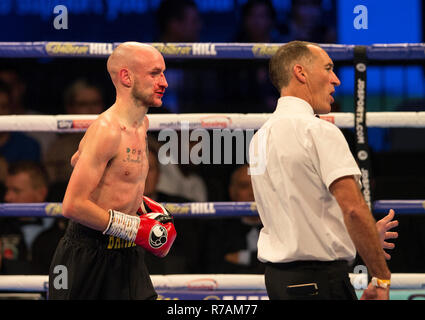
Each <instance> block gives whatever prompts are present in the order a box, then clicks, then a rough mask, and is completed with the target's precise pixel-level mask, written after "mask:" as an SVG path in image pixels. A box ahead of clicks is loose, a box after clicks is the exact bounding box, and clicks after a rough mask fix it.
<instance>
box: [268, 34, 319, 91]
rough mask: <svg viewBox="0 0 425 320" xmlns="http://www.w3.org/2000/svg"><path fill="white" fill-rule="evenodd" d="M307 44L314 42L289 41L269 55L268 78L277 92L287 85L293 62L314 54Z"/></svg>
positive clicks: (310, 57) (298, 61)
mask: <svg viewBox="0 0 425 320" xmlns="http://www.w3.org/2000/svg"><path fill="white" fill-rule="evenodd" d="M309 45H316V44H315V43H311V42H306V41H291V42H288V43H286V44H284V45H283V46H281V47H280V48H279V49H278V50H277V51H276V53H275V54H274V55H273V56H272V57H271V59H270V61H269V74H270V80H271V82H272V83H273V85H274V86H275V88H276V89H277V90H278V91H279V92H280V91H281V90H282V88H285V87H287V86H288V85H289V82H290V81H291V78H292V69H293V68H294V65H295V64H297V63H302V62H303V61H311V60H312V59H313V57H314V55H313V53H312V52H311V51H310V49H309V48H308V46H309ZM305 59H307V60H305Z"/></svg>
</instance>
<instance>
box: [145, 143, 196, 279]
mask: <svg viewBox="0 0 425 320" xmlns="http://www.w3.org/2000/svg"><path fill="white" fill-rule="evenodd" d="M148 148H149V155H148V158H149V172H148V176H147V178H146V183H145V191H144V195H145V196H147V197H149V198H151V199H153V200H155V201H158V202H160V203H161V202H170V203H182V202H190V201H189V200H188V199H186V198H183V197H180V196H174V195H170V194H167V193H164V192H161V191H159V190H158V189H157V185H158V181H159V175H160V170H161V166H160V164H159V162H158V149H159V144H158V143H157V142H156V141H155V140H154V139H152V136H149V138H148ZM174 225H175V227H176V230H178V237H177V238H176V240H175V241H174V244H173V247H172V248H171V250H170V252H169V253H168V255H167V256H166V257H165V258H157V257H155V256H154V255H152V254H150V253H148V252H147V256H146V265H147V266H148V269H149V273H150V274H177V273H200V271H201V262H200V259H201V258H202V256H201V246H200V245H201V241H200V236H201V229H200V228H201V226H202V222H201V221H199V219H195V218H184V219H179V218H177V219H175V220H174Z"/></svg>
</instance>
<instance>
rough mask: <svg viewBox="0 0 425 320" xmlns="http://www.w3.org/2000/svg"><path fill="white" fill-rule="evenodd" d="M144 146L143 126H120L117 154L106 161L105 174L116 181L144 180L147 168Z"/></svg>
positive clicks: (133, 181)
mask: <svg viewBox="0 0 425 320" xmlns="http://www.w3.org/2000/svg"><path fill="white" fill-rule="evenodd" d="M146 148H147V145H146V131H145V130H144V128H138V129H134V128H122V130H121V142H120V146H119V148H118V152H117V155H116V156H115V157H114V158H113V159H111V161H110V162H109V163H108V166H107V170H106V172H105V174H106V175H108V176H109V175H111V176H113V177H114V178H115V179H116V180H117V181H122V182H128V183H137V182H139V181H143V182H144V181H145V179H146V176H147V174H148V170H149V163H148V157H147V154H146Z"/></svg>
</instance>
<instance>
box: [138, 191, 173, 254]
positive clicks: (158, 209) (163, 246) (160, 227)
mask: <svg viewBox="0 0 425 320" xmlns="http://www.w3.org/2000/svg"><path fill="white" fill-rule="evenodd" d="M143 200H144V202H145V203H146V205H147V206H148V207H149V209H151V210H152V211H151V212H149V213H144V214H143V215H142V216H140V224H139V230H138V232H137V235H136V239H135V241H134V242H135V243H136V244H137V245H139V246H141V247H143V248H145V249H146V250H147V251H149V252H151V253H152V254H154V255H156V256H157V257H160V258H163V257H165V256H166V255H167V254H168V252H169V251H170V248H171V246H172V245H173V242H174V240H175V239H176V236H177V232H176V229H175V228H174V224H173V217H172V216H171V214H169V213H168V212H167V210H165V208H164V207H163V206H162V205H161V204H159V203H158V202H156V201H153V200H152V199H150V198H148V197H146V196H144V197H143ZM139 210H140V209H139Z"/></svg>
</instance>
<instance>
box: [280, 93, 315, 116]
mask: <svg viewBox="0 0 425 320" xmlns="http://www.w3.org/2000/svg"><path fill="white" fill-rule="evenodd" d="M275 112H278V113H283V112H284V113H292V114H293V113H304V114H310V115H312V116H314V111H313V108H312V107H311V105H310V104H309V103H308V102H307V101H305V100H303V99H301V98H297V97H294V96H284V97H280V98H279V100H277V107H276V111H275Z"/></svg>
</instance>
